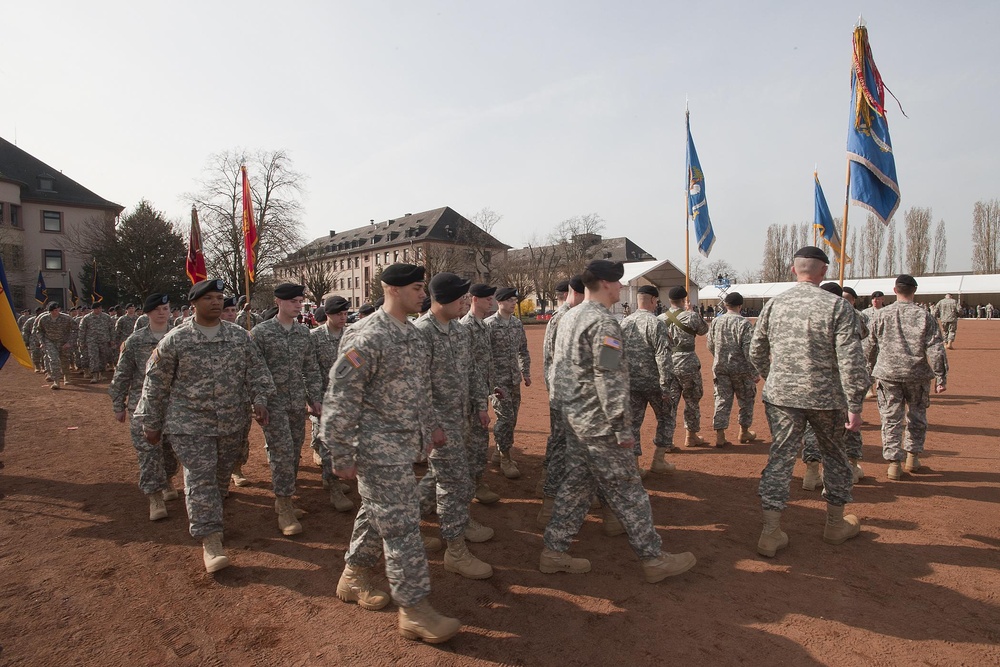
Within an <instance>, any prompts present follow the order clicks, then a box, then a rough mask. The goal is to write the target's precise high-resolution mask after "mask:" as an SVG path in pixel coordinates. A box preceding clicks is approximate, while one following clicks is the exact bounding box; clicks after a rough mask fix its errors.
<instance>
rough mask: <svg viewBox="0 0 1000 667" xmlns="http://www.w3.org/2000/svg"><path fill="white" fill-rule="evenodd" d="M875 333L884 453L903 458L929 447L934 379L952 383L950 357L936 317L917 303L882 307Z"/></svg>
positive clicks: (887, 456) (898, 303) (899, 459)
mask: <svg viewBox="0 0 1000 667" xmlns="http://www.w3.org/2000/svg"><path fill="white" fill-rule="evenodd" d="M872 335H873V336H874V337H875V339H876V340H877V341H878V347H879V353H878V361H877V362H876V363H875V371H874V375H875V378H876V379H877V380H878V392H877V395H878V411H879V414H880V415H881V416H882V456H883V457H884V458H885V460H886V461H902V460H904V459H905V458H906V453H907V452H910V453H912V454H919V453H920V452H922V451H924V440H925V439H926V436H927V406H928V405H930V401H931V386H930V381H931V379H935V378H936V380H937V384H939V385H941V384H946V383H947V379H948V357H947V353H946V352H945V349H944V342H943V341H942V338H941V331H940V329H938V326H937V323H936V322H935V321H934V317H933V316H932V315H931V314H930V313H928V312H927V311H925V310H924V309H923V308H921V307H920V306H918V305H917V304H915V303H907V302H904V301H896V302H895V303H893V304H891V305H888V306H886V307H885V308H883V309H882V312H881V313H880V314H879V318H878V320H877V321H876V322H875V326H874V328H873V329H872ZM904 417H905V419H906V423H905V424H904V421H903V420H904ZM904 432H905V434H904Z"/></svg>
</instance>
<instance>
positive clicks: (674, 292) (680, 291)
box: [667, 285, 688, 301]
mask: <svg viewBox="0 0 1000 667" xmlns="http://www.w3.org/2000/svg"><path fill="white" fill-rule="evenodd" d="M687 295H688V291H687V290H686V289H684V288H683V287H681V286H680V285H674V286H673V287H671V288H670V291H669V292H667V297H668V298H669V299H670V300H671V301H680V300H681V299H683V298H684V297H686V296H687Z"/></svg>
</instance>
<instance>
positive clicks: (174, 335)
mask: <svg viewBox="0 0 1000 667" xmlns="http://www.w3.org/2000/svg"><path fill="white" fill-rule="evenodd" d="M224 287H225V282H224V281H222V280H203V281H201V282H199V283H195V284H194V285H192V287H191V290H190V291H189V292H188V301H190V302H191V303H192V304H193V305H194V309H195V317H194V318H193V319H192V320H191V321H190V322H185V323H183V324H182V326H179V327H176V328H175V329H173V330H172V331H171V332H169V333H168V334H167V335H166V336H164V337H163V340H161V341H160V343H159V345H157V347H156V350H154V351H153V354H152V356H151V357H150V359H149V363H148V365H147V367H146V379H145V381H144V382H143V386H142V397H141V398H140V399H139V404H138V406H137V407H136V410H135V414H134V415H133V417H134V418H136V419H139V420H141V422H142V428H143V432H144V434H145V436H146V440H148V441H149V442H150V443H151V444H154V445H155V444H158V443H159V442H160V440H161V438H164V437H166V438H167V440H168V442H169V443H170V446H171V447H172V448H173V450H174V453H175V454H176V455H177V460H178V461H179V462H180V463H181V465H183V466H184V487H185V489H186V502H187V512H188V521H189V530H190V533H191V536H192V537H194V538H196V539H201V540H202V546H203V558H204V561H205V569H206V570H207V571H208V572H215V571H217V570H220V569H222V568H224V567H226V566H228V565H229V558H228V557H227V556H226V553H225V551H224V550H223V547H222V530H223V520H222V494H223V491H224V490H225V489H226V487H227V486H228V484H229V476H230V474H232V471H233V465H234V464H235V462H236V456H237V455H238V453H239V447H240V438H241V437H242V434H243V428H244V424H243V421H244V420H245V419H246V415H247V410H246V406H247V404H248V403H251V404H252V405H253V416H254V419H256V420H257V421H258V422H261V423H266V422H267V420H268V411H267V401H268V398H269V397H270V396H273V395H274V391H275V389H274V384H273V383H272V382H271V375H270V373H268V371H267V366H266V365H265V364H264V361H263V359H261V357H260V354H259V353H258V352H257V349H256V347H254V344H253V341H251V340H250V336H249V335H248V334H247V332H246V331H243V330H242V329H240V328H239V327H237V326H235V325H233V324H230V323H229V322H223V321H222V320H221V319H220V318H221V315H222V305H223V302H224V294H223V289H224Z"/></svg>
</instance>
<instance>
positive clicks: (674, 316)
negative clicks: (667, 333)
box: [664, 310, 698, 336]
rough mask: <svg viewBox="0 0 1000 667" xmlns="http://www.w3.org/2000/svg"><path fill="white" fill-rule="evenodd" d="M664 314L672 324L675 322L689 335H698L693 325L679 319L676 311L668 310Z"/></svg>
mask: <svg viewBox="0 0 1000 667" xmlns="http://www.w3.org/2000/svg"><path fill="white" fill-rule="evenodd" d="M664 315H665V316H666V318H667V319H668V320H670V323H671V324H675V325H676V326H677V328H678V329H680V330H681V331H683V332H684V333H686V334H687V335H689V336H697V335H698V334H696V333H695V332H694V329H692V328H691V327H689V326H688V325H686V324H684V323H683V322H681V321H680V320H679V319H677V313H675V312H674V311H672V310H668V311H667V312H666V313H664Z"/></svg>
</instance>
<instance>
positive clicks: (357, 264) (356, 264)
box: [354, 257, 361, 269]
mask: <svg viewBox="0 0 1000 667" xmlns="http://www.w3.org/2000/svg"><path fill="white" fill-rule="evenodd" d="M354 268H355V269H360V268H361V258H360V257H355V258H354Z"/></svg>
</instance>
